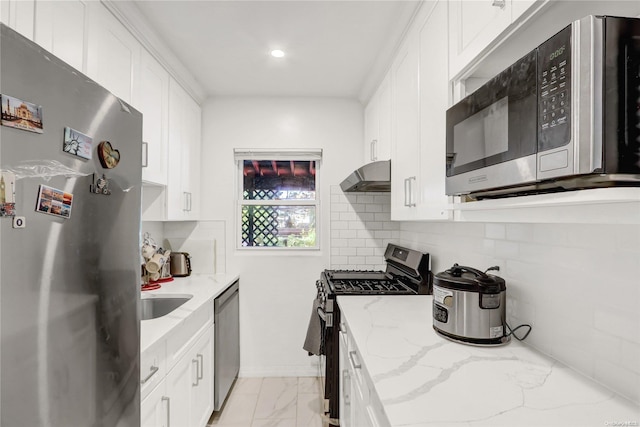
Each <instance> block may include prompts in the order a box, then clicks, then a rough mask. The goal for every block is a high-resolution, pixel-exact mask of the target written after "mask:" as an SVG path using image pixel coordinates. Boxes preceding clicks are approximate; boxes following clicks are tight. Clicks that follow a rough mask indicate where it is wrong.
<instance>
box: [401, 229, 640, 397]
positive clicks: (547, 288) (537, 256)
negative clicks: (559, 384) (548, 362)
mask: <svg viewBox="0 0 640 427" xmlns="http://www.w3.org/2000/svg"><path fill="white" fill-rule="evenodd" d="M401 243H402V244H404V245H406V246H408V247H412V248H416V249H419V250H422V251H425V252H429V253H431V254H432V270H433V272H434V273H437V272H440V271H443V270H445V269H447V268H449V267H451V266H452V265H453V263H454V262H457V263H458V264H461V265H468V266H471V267H476V268H478V269H481V270H484V269H486V268H488V267H490V266H492V265H499V266H500V273H498V274H499V275H500V276H502V277H504V279H505V280H506V283H507V321H508V322H509V323H510V325H511V326H512V327H514V326H515V325H519V324H522V323H529V324H531V325H532V326H533V331H532V332H531V334H530V335H529V337H528V338H527V339H526V341H525V342H526V343H528V344H529V345H531V346H533V347H536V348H537V349H539V350H540V351H542V352H544V353H547V354H549V355H551V356H552V357H554V358H555V359H558V360H560V361H561V362H563V363H565V364H567V365H569V366H570V367H572V368H574V369H576V370H577V371H579V372H581V373H583V374H584V375H587V376H589V377H591V378H594V379H595V380H596V381H598V382H600V383H602V384H604V385H605V386H607V387H609V388H611V389H612V390H615V391H617V392H619V393H620V394H622V395H624V396H626V397H627V398H629V399H631V400H633V401H635V402H637V403H640V363H639V361H640V310H639V309H638V307H640V278H639V276H638V268H637V266H638V262H639V261H640V227H638V226H637V225H590V224H491V223H402V224H401Z"/></svg>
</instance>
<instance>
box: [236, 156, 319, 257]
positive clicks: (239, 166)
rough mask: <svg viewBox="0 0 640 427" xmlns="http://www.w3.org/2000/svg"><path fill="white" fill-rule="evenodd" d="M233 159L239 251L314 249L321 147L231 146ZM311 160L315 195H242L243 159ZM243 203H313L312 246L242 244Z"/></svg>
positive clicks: (245, 204)
mask: <svg viewBox="0 0 640 427" xmlns="http://www.w3.org/2000/svg"><path fill="white" fill-rule="evenodd" d="M234 157H235V163H236V209H235V212H236V215H235V219H236V235H235V241H236V249H238V250H242V251H266V252H271V251H295V252H298V251H300V252H305V251H311V252H317V251H320V250H321V247H320V241H321V239H320V228H321V220H320V217H321V201H320V191H321V175H322V172H321V169H322V167H321V165H322V149H310V150H309V149H274V150H267V149H234ZM245 160H257V161H273V160H275V161H285V160H287V161H288V160H297V161H315V199H314V200H304V199H291V200H245V199H244V174H243V170H244V161H245ZM244 206H313V207H315V232H316V240H315V246H311V247H301V246H243V245H242V208H243V207H244Z"/></svg>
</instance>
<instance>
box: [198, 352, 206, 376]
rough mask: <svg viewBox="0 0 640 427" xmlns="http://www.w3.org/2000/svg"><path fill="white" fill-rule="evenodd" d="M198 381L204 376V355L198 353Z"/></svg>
mask: <svg viewBox="0 0 640 427" xmlns="http://www.w3.org/2000/svg"><path fill="white" fill-rule="evenodd" d="M197 357H198V382H200V380H201V379H203V378H204V356H202V355H201V354H200V353H198V356H197Z"/></svg>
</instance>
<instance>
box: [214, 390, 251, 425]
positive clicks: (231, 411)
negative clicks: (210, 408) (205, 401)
mask: <svg viewBox="0 0 640 427" xmlns="http://www.w3.org/2000/svg"><path fill="white" fill-rule="evenodd" d="M257 401H258V395H257V394H236V393H231V394H230V395H229V396H228V397H227V401H226V403H225V404H224V407H223V408H222V410H221V411H220V412H218V413H217V414H214V417H213V422H212V424H211V425H214V426H223V425H224V426H226V425H244V426H249V425H251V421H252V420H253V415H254V413H255V409H256V403H257ZM218 414H219V415H218Z"/></svg>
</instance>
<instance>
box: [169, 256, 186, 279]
mask: <svg viewBox="0 0 640 427" xmlns="http://www.w3.org/2000/svg"><path fill="white" fill-rule="evenodd" d="M171 275H172V276H176V277H186V276H190V275H191V256H190V255H189V253H187V252H171Z"/></svg>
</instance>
